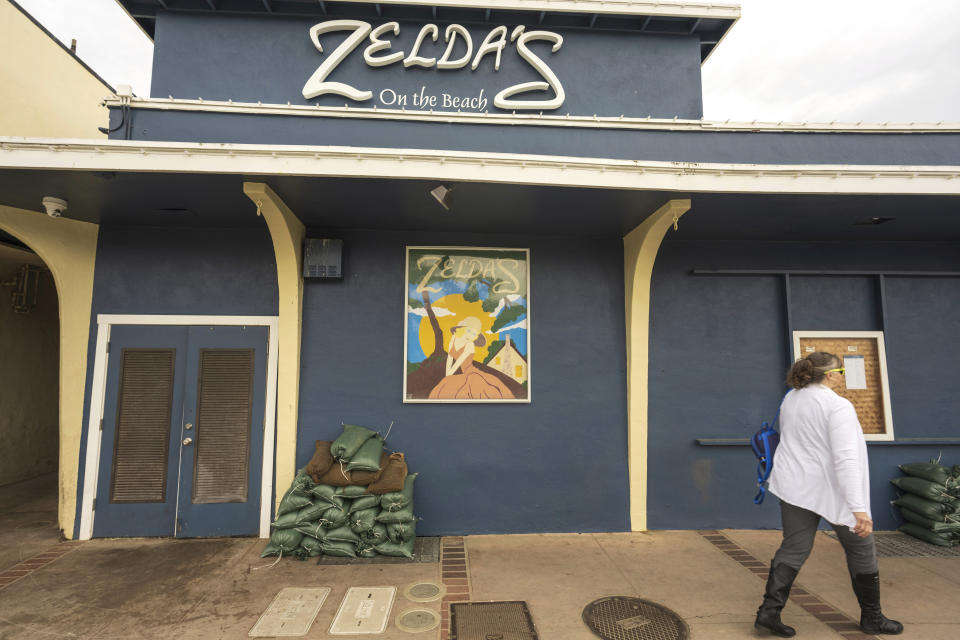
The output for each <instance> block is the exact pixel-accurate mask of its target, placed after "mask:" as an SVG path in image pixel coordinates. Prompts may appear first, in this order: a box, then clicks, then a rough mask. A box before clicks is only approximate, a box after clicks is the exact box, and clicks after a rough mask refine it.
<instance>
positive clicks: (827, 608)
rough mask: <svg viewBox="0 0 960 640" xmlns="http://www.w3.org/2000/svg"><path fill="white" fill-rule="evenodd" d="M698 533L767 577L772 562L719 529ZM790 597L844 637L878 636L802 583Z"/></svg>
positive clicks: (860, 639) (873, 638)
mask: <svg viewBox="0 0 960 640" xmlns="http://www.w3.org/2000/svg"><path fill="white" fill-rule="evenodd" d="M698 533H700V535H702V536H703V537H704V538H705V539H706V540H708V541H710V542H711V543H712V544H713V545H714V546H716V547H717V548H718V549H719V550H721V551H723V552H724V555H726V556H728V557H729V558H730V559H731V560H733V561H735V562H737V563H738V564H740V566H742V567H744V568H746V569H748V570H749V571H751V572H752V573H753V574H754V575H756V576H757V577H758V578H761V579H763V580H766V579H767V575H768V574H769V573H770V572H769V565H768V564H767V563H765V562H761V561H760V560H759V559H757V558H755V557H754V556H753V555H752V554H751V553H750V552H749V551H747V550H746V549H743V548H742V547H740V545H738V544H737V543H735V542H733V541H732V540H730V538H728V537H727V536H725V535H723V534H721V533H719V532H718V531H700V532H698ZM790 599H791V600H792V601H793V602H794V603H796V604H798V605H800V606H801V607H803V609H804V610H805V611H807V612H809V613H811V614H812V615H813V616H814V617H815V618H816V619H817V620H820V621H821V622H824V623H825V624H826V625H827V626H829V627H830V628H831V629H833V630H834V631H836V632H837V633H838V634H839V635H840V636H841V637H842V638H845V640H879V639H878V638H877V636H871V635H868V634H866V633H863V632H862V631H860V624H859V622H858V621H856V620H854V619H853V618H851V617H850V616H848V615H847V614H845V613H843V612H841V611H838V610H837V608H836V607H834V606H833V605H831V604H830V603H828V602H824V601H823V600H822V599H820V597H819V596H817V595H814V594H812V593H810V592H809V591H808V590H807V589H806V588H804V587H802V586H800V585H799V584H794V586H793V589H791V591H790Z"/></svg>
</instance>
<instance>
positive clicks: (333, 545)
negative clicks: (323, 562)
mask: <svg viewBox="0 0 960 640" xmlns="http://www.w3.org/2000/svg"><path fill="white" fill-rule="evenodd" d="M323 555H325V556H336V557H338V558H356V557H357V546H356V545H355V544H354V543H352V542H324V543H323Z"/></svg>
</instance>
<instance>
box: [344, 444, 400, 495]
mask: <svg viewBox="0 0 960 640" xmlns="http://www.w3.org/2000/svg"><path fill="white" fill-rule="evenodd" d="M389 462H390V454H389V453H388V452H387V451H381V452H380V462H379V467H380V468H379V469H378V470H377V471H361V470H359V469H355V470H353V471H351V472H350V477H351V478H353V481H354V482H356V483H357V484H358V485H362V486H364V487H367V486H368V485H371V484H373V483H374V482H376V481H377V480H379V479H380V476H381V475H383V471H384V469H386V468H387V463H389Z"/></svg>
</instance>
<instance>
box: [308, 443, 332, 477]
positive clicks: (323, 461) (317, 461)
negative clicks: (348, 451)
mask: <svg viewBox="0 0 960 640" xmlns="http://www.w3.org/2000/svg"><path fill="white" fill-rule="evenodd" d="M331 444H333V443H331V442H330V441H328V440H317V442H316V444H315V445H314V448H313V457H312V458H310V462H308V463H307V466H306V467H304V468H303V470H304V472H305V473H306V474H307V475H308V476H310V478H311V479H312V480H313V481H314V482H320V477H321V476H322V475H323V474H325V473H326V472H327V471H329V470H330V467H332V466H333V456H332V455H331V454H330V445H331Z"/></svg>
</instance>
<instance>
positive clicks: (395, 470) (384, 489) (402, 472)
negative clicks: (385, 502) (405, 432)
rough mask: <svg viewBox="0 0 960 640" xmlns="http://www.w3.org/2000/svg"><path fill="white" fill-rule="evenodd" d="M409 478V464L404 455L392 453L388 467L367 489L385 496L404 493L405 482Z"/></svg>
mask: <svg viewBox="0 0 960 640" xmlns="http://www.w3.org/2000/svg"><path fill="white" fill-rule="evenodd" d="M406 478H407V462H406V460H405V459H404V455H403V454H402V453H391V454H390V457H389V459H388V460H387V466H386V468H384V469H383V471H382V472H381V474H380V477H379V478H378V479H377V480H376V481H375V482H373V483H371V484H370V486H369V487H367V491H369V492H370V493H376V494H384V493H391V492H394V491H403V482H404V480H406Z"/></svg>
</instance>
